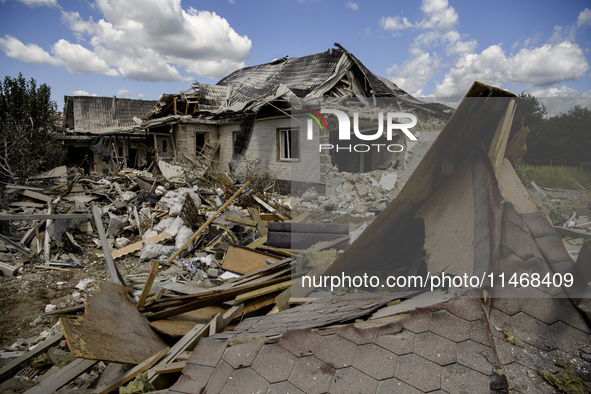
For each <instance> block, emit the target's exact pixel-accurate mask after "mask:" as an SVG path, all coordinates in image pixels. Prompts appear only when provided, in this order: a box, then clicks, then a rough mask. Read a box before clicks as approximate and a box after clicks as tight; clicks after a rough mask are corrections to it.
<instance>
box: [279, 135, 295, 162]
mask: <svg viewBox="0 0 591 394" xmlns="http://www.w3.org/2000/svg"><path fill="white" fill-rule="evenodd" d="M299 158H300V139H299V130H298V129H297V128H284V129H277V161H283V160H297V159H299Z"/></svg>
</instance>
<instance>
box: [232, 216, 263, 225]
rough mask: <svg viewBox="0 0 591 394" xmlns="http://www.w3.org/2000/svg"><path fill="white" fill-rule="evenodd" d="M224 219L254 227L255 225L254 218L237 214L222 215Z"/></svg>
mask: <svg viewBox="0 0 591 394" xmlns="http://www.w3.org/2000/svg"><path fill="white" fill-rule="evenodd" d="M224 220H227V221H229V222H234V223H240V224H245V225H247V226H252V227H256V225H257V222H255V221H254V220H249V219H243V218H240V217H238V216H231V215H227V216H224Z"/></svg>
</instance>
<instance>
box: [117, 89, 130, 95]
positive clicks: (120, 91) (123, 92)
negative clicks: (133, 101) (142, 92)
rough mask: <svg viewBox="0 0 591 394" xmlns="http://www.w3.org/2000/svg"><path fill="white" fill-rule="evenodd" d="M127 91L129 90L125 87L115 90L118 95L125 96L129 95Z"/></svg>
mask: <svg viewBox="0 0 591 394" xmlns="http://www.w3.org/2000/svg"><path fill="white" fill-rule="evenodd" d="M129 93H130V92H129V90H127V89H119V90H118V91H117V96H118V97H127V96H129Z"/></svg>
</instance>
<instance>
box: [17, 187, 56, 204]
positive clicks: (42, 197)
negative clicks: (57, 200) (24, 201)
mask: <svg viewBox="0 0 591 394" xmlns="http://www.w3.org/2000/svg"><path fill="white" fill-rule="evenodd" d="M21 194H22V195H23V196H25V197H29V198H33V199H35V200H39V201H43V202H51V201H52V200H53V198H52V197H49V196H46V195H45V194H41V193H37V192H34V191H31V190H24V191H23V192H21Z"/></svg>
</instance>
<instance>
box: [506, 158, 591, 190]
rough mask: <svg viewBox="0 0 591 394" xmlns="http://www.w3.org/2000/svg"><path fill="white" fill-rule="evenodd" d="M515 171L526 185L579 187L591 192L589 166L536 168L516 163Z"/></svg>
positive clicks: (555, 187) (564, 187)
mask: <svg viewBox="0 0 591 394" xmlns="http://www.w3.org/2000/svg"><path fill="white" fill-rule="evenodd" d="M515 170H516V171H517V174H518V175H519V178H521V181H522V182H523V184H524V185H526V186H527V185H529V184H530V183H531V181H534V182H535V183H536V184H537V185H538V186H543V187H549V188H553V189H579V185H581V186H583V187H584V188H585V189H587V190H591V169H589V167H588V166H583V169H581V168H580V167H564V166H552V167H550V166H534V165H530V164H522V163H515Z"/></svg>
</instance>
